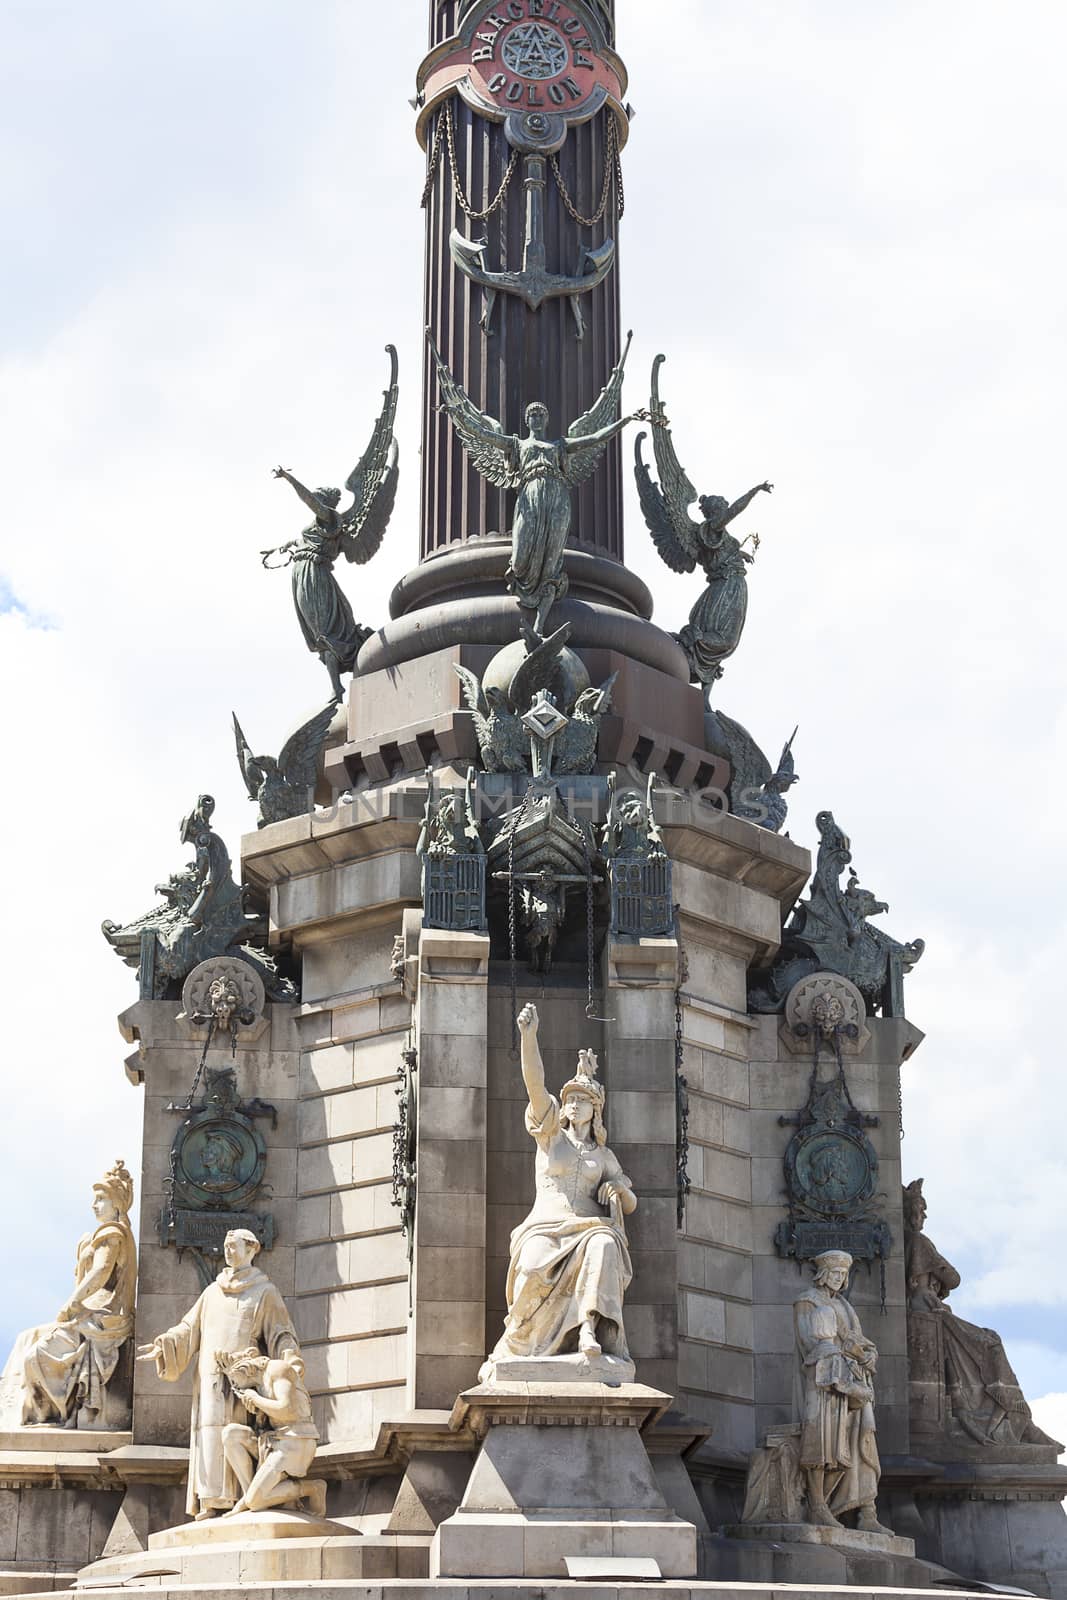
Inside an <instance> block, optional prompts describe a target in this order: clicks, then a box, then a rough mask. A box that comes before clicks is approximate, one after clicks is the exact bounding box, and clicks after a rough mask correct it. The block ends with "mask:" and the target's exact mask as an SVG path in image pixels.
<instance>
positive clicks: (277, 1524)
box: [148, 1510, 353, 1551]
mask: <svg viewBox="0 0 1067 1600" xmlns="http://www.w3.org/2000/svg"><path fill="white" fill-rule="evenodd" d="M352 1532H353V1530H352V1529H351V1528H349V1527H347V1526H346V1525H345V1524H344V1523H341V1522H329V1521H326V1520H325V1519H324V1518H322V1517H309V1516H308V1515H307V1514H306V1513H305V1512H302V1511H283V1510H278V1511H242V1512H239V1513H238V1515H237V1516H235V1517H212V1518H209V1519H208V1520H206V1521H204V1522H183V1523H182V1524H181V1525H180V1526H179V1527H177V1528H163V1529H162V1530H161V1531H160V1532H159V1533H153V1534H152V1535H151V1536H150V1537H149V1540H148V1548H149V1550H152V1551H157V1550H199V1549H201V1548H202V1547H203V1546H205V1545H221V1544H244V1543H245V1542H246V1541H247V1540H249V1539H252V1540H255V1541H256V1543H259V1544H263V1543H270V1542H271V1541H276V1540H278V1539H333V1538H346V1539H347V1538H351V1537H352Z"/></svg>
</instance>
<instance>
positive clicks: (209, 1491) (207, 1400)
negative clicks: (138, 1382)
mask: <svg viewBox="0 0 1067 1600" xmlns="http://www.w3.org/2000/svg"><path fill="white" fill-rule="evenodd" d="M259 1249H260V1244H259V1240H258V1239H257V1238H256V1236H255V1234H254V1233H251V1232H249V1230H248V1229H247V1228H237V1229H234V1231H233V1232H231V1233H228V1234H227V1235H226V1239H225V1241H224V1244H223V1254H224V1256H225V1258H226V1265H225V1267H224V1268H223V1269H222V1271H221V1272H220V1273H219V1275H218V1277H217V1278H216V1279H215V1282H214V1283H212V1284H209V1286H208V1287H207V1288H206V1289H205V1290H204V1292H203V1294H202V1295H201V1296H200V1298H199V1300H198V1301H197V1302H196V1304H195V1305H194V1306H193V1307H192V1309H191V1310H190V1311H187V1312H186V1314H185V1316H184V1317H183V1318H182V1320H181V1321H180V1322H179V1323H177V1325H176V1326H175V1327H173V1328H168V1329H167V1331H166V1332H165V1333H160V1334H157V1335H156V1337H155V1338H154V1339H153V1340H152V1342H151V1344H147V1345H144V1346H143V1347H142V1349H141V1352H140V1354H139V1357H138V1359H139V1360H141V1361H154V1362H155V1364H156V1371H157V1372H158V1374H159V1376H160V1377H161V1378H164V1379H166V1381H167V1382H168V1383H175V1382H177V1380H178V1379H179V1378H180V1377H181V1375H182V1373H183V1372H185V1371H186V1369H187V1368H188V1367H190V1366H192V1365H193V1364H194V1363H195V1370H196V1377H195V1382H194V1387H193V1414H192V1422H191V1425H190V1434H189V1492H188V1497H187V1508H188V1511H189V1515H190V1516H192V1517H195V1518H196V1519H197V1521H202V1520H203V1519H205V1518H207V1517H216V1516H219V1515H220V1514H221V1513H223V1512H226V1511H231V1510H232V1509H233V1508H234V1506H235V1505H236V1504H237V1503H238V1501H239V1500H240V1498H241V1496H242V1493H244V1494H245V1496H246V1503H247V1493H248V1490H249V1488H250V1485H251V1482H252V1474H251V1472H249V1473H248V1474H245V1473H244V1472H241V1473H240V1474H239V1473H238V1471H236V1470H235V1467H234V1461H235V1459H237V1452H236V1440H235V1431H236V1432H237V1433H242V1432H243V1430H245V1429H247V1426H248V1424H249V1423H250V1421H251V1420H252V1415H251V1414H252V1412H254V1411H257V1410H258V1411H260V1412H262V1413H263V1414H264V1415H268V1416H274V1417H275V1418H277V1417H278V1415H279V1413H278V1411H277V1408H276V1407H275V1406H274V1405H273V1404H272V1405H271V1406H268V1405H266V1404H265V1403H264V1398H263V1395H262V1394H261V1395H260V1396H259V1397H258V1398H256V1399H255V1400H254V1401H253V1399H252V1393H251V1389H252V1385H251V1384H250V1383H249V1384H247V1385H244V1386H242V1385H241V1384H240V1383H237V1384H235V1383H233V1382H231V1380H230V1378H229V1377H228V1375H227V1371H226V1367H227V1362H226V1360H225V1357H227V1356H235V1355H237V1354H239V1353H240V1354H241V1355H242V1356H243V1357H244V1360H245V1363H247V1361H248V1360H254V1359H255V1356H256V1353H257V1352H258V1353H260V1354H262V1355H265V1356H267V1357H268V1358H269V1360H270V1361H271V1362H278V1361H284V1362H285V1363H286V1364H287V1366H288V1367H289V1368H294V1362H298V1361H299V1358H300V1346H299V1343H298V1341H297V1337H296V1334H295V1333H294V1331H293V1326H292V1322H291V1321H290V1317H289V1313H288V1311H287V1310H286V1308H285V1301H284V1300H283V1299H282V1297H281V1295H280V1294H279V1292H278V1290H277V1289H276V1288H275V1286H274V1284H273V1283H271V1281H270V1279H269V1278H268V1277H267V1275H266V1273H264V1272H261V1271H260V1269H259V1268H258V1267H257V1266H256V1265H255V1258H256V1256H257V1254H258V1253H259ZM220 1356H221V1357H223V1358H224V1359H223V1360H222V1361H221V1362H220V1360H219V1357H220ZM232 1364H233V1363H231V1365H232ZM301 1370H302V1368H301ZM265 1372H266V1374H267V1376H268V1377H269V1378H274V1377H275V1374H274V1373H271V1372H270V1370H269V1368H265ZM287 1385H288V1387H287V1389H286V1394H285V1396H284V1398H285V1399H286V1400H287V1401H290V1400H291V1399H292V1396H291V1395H290V1394H289V1388H291V1377H290V1378H289V1379H287ZM246 1389H247V1393H246ZM265 1393H266V1391H264V1394H265ZM267 1398H268V1399H274V1398H280V1396H277V1397H274V1396H271V1395H267ZM284 1409H285V1411H286V1417H288V1414H289V1410H291V1409H292V1408H291V1406H287V1407H286V1408H284ZM294 1420H300V1421H302V1422H305V1423H306V1422H309V1421H310V1410H309V1411H308V1414H307V1417H300V1418H299V1419H296V1418H295V1417H294V1418H293V1419H291V1420H290V1421H289V1422H287V1423H284V1424H283V1425H284V1426H291V1425H292V1421H294ZM227 1445H229V1449H227ZM283 1453H284V1452H283ZM299 1453H300V1461H299V1463H298V1464H299V1466H300V1468H301V1475H302V1473H303V1471H306V1469H307V1465H308V1464H309V1463H308V1462H305V1460H304V1455H305V1454H306V1451H304V1452H299ZM311 1454H312V1455H313V1454H314V1449H313V1448H312V1450H311ZM246 1476H247V1480H248V1481H247V1482H246V1481H245V1478H246ZM257 1487H258V1486H257ZM272 1503H277V1502H276V1501H275V1502H272Z"/></svg>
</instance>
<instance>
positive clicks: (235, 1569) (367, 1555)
mask: <svg viewBox="0 0 1067 1600" xmlns="http://www.w3.org/2000/svg"><path fill="white" fill-rule="evenodd" d="M148 1544H149V1548H148V1550H147V1551H138V1552H136V1553H131V1554H129V1555H124V1556H117V1557H111V1558H108V1557H105V1558H104V1559H102V1560H100V1561H95V1562H93V1564H92V1566H90V1567H86V1568H84V1569H83V1570H82V1571H81V1572H79V1574H78V1583H79V1586H82V1587H90V1588H92V1589H98V1588H107V1587H109V1581H108V1580H111V1582H112V1583H113V1584H114V1587H115V1588H116V1589H118V1588H120V1587H126V1586H136V1587H137V1588H139V1589H140V1588H152V1589H162V1588H178V1587H181V1588H188V1587H189V1586H193V1587H196V1588H203V1587H204V1586H205V1585H208V1584H210V1585H214V1584H217V1583H229V1582H233V1583H240V1584H242V1585H245V1584H248V1585H259V1586H269V1585H270V1584H272V1583H307V1584H321V1583H323V1582H329V1581H334V1580H336V1581H341V1582H344V1581H346V1580H358V1579H365V1578H372V1577H373V1578H379V1579H380V1578H397V1577H400V1578H405V1577H406V1578H419V1577H425V1576H426V1572H427V1553H428V1546H429V1540H428V1538H426V1537H422V1538H418V1537H416V1538H411V1537H407V1538H405V1537H402V1536H396V1535H378V1536H373V1537H368V1538H364V1537H362V1536H361V1535H360V1533H359V1532H358V1530H357V1529H354V1528H351V1527H349V1526H348V1525H347V1524H346V1523H343V1522H329V1521H324V1520H321V1519H319V1518H316V1517H309V1516H305V1515H303V1514H302V1513H300V1512H296V1511H284V1510H278V1511H258V1512H253V1511H246V1512H242V1513H241V1514H240V1515H238V1516H236V1517H218V1518H215V1519H214V1520H209V1521H206V1522H187V1523H183V1524H181V1525H179V1526H178V1527H174V1528H166V1529H163V1530H162V1531H161V1532H159V1533H154V1534H152V1536H151V1538H150V1539H149V1541H148Z"/></svg>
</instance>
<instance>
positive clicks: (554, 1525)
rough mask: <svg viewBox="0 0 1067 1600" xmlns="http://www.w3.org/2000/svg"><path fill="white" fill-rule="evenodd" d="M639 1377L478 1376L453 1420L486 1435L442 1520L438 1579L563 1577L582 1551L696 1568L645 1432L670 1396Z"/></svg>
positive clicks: (688, 1527)
mask: <svg viewBox="0 0 1067 1600" xmlns="http://www.w3.org/2000/svg"><path fill="white" fill-rule="evenodd" d="M669 1403H670V1399H669V1396H668V1395H665V1394H661V1393H660V1392H659V1391H657V1390H655V1389H648V1388H645V1387H644V1386H643V1385H641V1384H622V1385H620V1386H619V1387H618V1388H613V1387H609V1386H608V1385H606V1384H592V1383H586V1384H569V1385H563V1384H559V1385H549V1384H540V1383H508V1384H504V1383H494V1384H483V1385H481V1386H479V1387H478V1388H477V1389H472V1390H469V1391H468V1392H467V1393H466V1394H463V1395H461V1396H460V1398H459V1400H458V1401H457V1402H456V1407H455V1410H454V1411H453V1414H452V1423H453V1426H454V1427H456V1428H462V1427H469V1428H470V1429H471V1430H472V1431H473V1433H474V1434H475V1436H476V1437H478V1438H480V1439H481V1440H482V1448H481V1451H480V1452H479V1455H478V1457H477V1459H476V1461H475V1463H474V1468H473V1471H472V1472H471V1475H470V1480H469V1482H468V1484H467V1489H466V1492H465V1494H464V1496H463V1500H462V1502H461V1504H460V1507H459V1509H458V1511H456V1512H455V1514H454V1515H453V1516H451V1517H449V1518H448V1519H447V1520H446V1521H445V1522H443V1523H442V1524H441V1526H440V1527H439V1528H438V1530H437V1533H436V1534H435V1535H434V1540H433V1545H432V1547H431V1555H430V1574H431V1577H434V1578H452V1577H456V1578H564V1577H566V1575H567V1568H566V1559H567V1557H575V1556H587V1557H593V1556H604V1557H612V1558H619V1557H627V1558H631V1557H645V1558H648V1557H651V1558H652V1559H653V1560H654V1561H656V1562H658V1564H659V1568H660V1571H661V1572H662V1573H663V1575H664V1576H665V1577H674V1578H684V1577H693V1576H695V1574H696V1570H697V1534H696V1528H695V1527H694V1526H693V1524H692V1523H690V1522H684V1521H683V1520H682V1519H681V1518H680V1517H677V1516H676V1515H675V1514H674V1513H673V1512H672V1511H670V1510H669V1508H668V1506H667V1502H666V1501H665V1500H664V1498H663V1495H662V1494H661V1492H660V1489H659V1486H658V1484H657V1482H656V1477H655V1474H654V1472H653V1470H652V1464H651V1462H650V1461H649V1458H648V1452H647V1450H646V1449H645V1445H644V1442H643V1440H642V1438H641V1432H640V1430H641V1428H642V1427H643V1426H647V1425H649V1424H651V1423H652V1422H654V1421H655V1420H656V1418H657V1417H659V1416H661V1415H662V1414H663V1412H664V1410H665V1409H666V1407H667V1406H668V1405H669Z"/></svg>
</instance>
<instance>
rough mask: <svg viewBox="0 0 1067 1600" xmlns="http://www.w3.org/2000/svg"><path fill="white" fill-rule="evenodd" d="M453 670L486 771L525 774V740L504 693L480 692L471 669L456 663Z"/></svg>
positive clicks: (493, 688) (526, 741)
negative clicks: (461, 691) (471, 722)
mask: <svg viewBox="0 0 1067 1600" xmlns="http://www.w3.org/2000/svg"><path fill="white" fill-rule="evenodd" d="M452 670H453V672H454V673H455V674H456V676H457V678H458V679H459V681H460V685H461V687H462V690H463V698H464V700H465V701H466V704H467V710H468V711H469V712H470V714H471V720H472V721H473V723H474V732H475V736H476V738H477V740H478V749H479V752H480V753H481V757H482V765H483V767H484V768H485V770H486V772H525V771H526V749H527V745H528V740H527V737H526V734H525V732H524V730H523V726H522V723H521V721H520V720H519V718H518V716H517V715H516V713H515V712H514V711H513V710H512V709H511V707H510V706H509V704H508V697H507V694H506V693H505V691H504V690H503V689H498V688H495V687H493V686H490V687H489V688H488V689H483V688H482V685H481V683H480V682H479V680H478V679H477V678H476V677H475V676H474V673H473V672H471V670H470V668H469V667H461V666H460V664H459V662H458V661H454V662H453V663H452Z"/></svg>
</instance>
